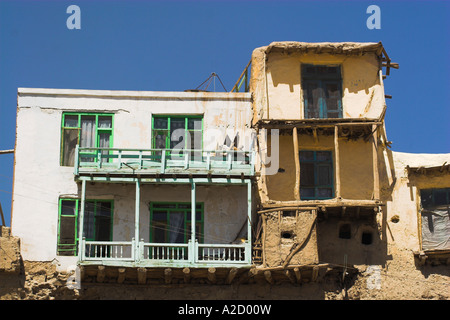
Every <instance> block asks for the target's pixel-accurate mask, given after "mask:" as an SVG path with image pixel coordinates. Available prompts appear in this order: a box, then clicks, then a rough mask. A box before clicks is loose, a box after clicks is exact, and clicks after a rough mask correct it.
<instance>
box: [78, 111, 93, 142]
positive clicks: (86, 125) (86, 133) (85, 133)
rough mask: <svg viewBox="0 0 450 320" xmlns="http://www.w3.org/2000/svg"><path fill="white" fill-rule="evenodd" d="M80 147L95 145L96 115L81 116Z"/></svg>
mask: <svg viewBox="0 0 450 320" xmlns="http://www.w3.org/2000/svg"><path fill="white" fill-rule="evenodd" d="M80 147H83V148H85V147H95V116H81V137H80Z"/></svg>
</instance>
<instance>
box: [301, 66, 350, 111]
mask: <svg viewBox="0 0 450 320" xmlns="http://www.w3.org/2000/svg"><path fill="white" fill-rule="evenodd" d="M302 89H303V105H304V106H305V118H306V119H313V118H319V119H326V118H342V80H341V68H340V67H339V66H323V65H310V64H304V65H302Z"/></svg>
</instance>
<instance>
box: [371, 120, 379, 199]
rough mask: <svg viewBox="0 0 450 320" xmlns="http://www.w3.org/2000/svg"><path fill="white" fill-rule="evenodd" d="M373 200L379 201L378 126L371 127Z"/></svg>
mask: <svg viewBox="0 0 450 320" xmlns="http://www.w3.org/2000/svg"><path fill="white" fill-rule="evenodd" d="M372 141H373V144H372V161H373V199H374V200H379V199H380V177H379V174H378V126H377V125H375V124H374V125H372Z"/></svg>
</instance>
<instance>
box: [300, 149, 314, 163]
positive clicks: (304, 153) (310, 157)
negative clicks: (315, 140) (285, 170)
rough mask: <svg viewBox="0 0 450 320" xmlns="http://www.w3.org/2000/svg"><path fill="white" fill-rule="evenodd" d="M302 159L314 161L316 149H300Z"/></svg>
mask: <svg viewBox="0 0 450 320" xmlns="http://www.w3.org/2000/svg"><path fill="white" fill-rule="evenodd" d="M300 161H314V151H300Z"/></svg>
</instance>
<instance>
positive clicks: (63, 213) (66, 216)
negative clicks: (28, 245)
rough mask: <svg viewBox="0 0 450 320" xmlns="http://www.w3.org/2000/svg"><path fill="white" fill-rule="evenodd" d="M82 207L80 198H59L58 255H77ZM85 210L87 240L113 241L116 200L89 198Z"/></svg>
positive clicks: (84, 231) (84, 228)
mask: <svg viewBox="0 0 450 320" xmlns="http://www.w3.org/2000/svg"><path fill="white" fill-rule="evenodd" d="M80 207H81V200H80V199H76V198H60V199H59V205H58V241H57V255H60V256H75V255H77V251H78V241H79V239H78V233H79V212H80ZM84 211H85V213H84V227H83V234H84V236H85V238H86V240H87V241H112V234H113V214H114V201H113V200H93V199H89V200H86V201H85V210H84Z"/></svg>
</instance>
